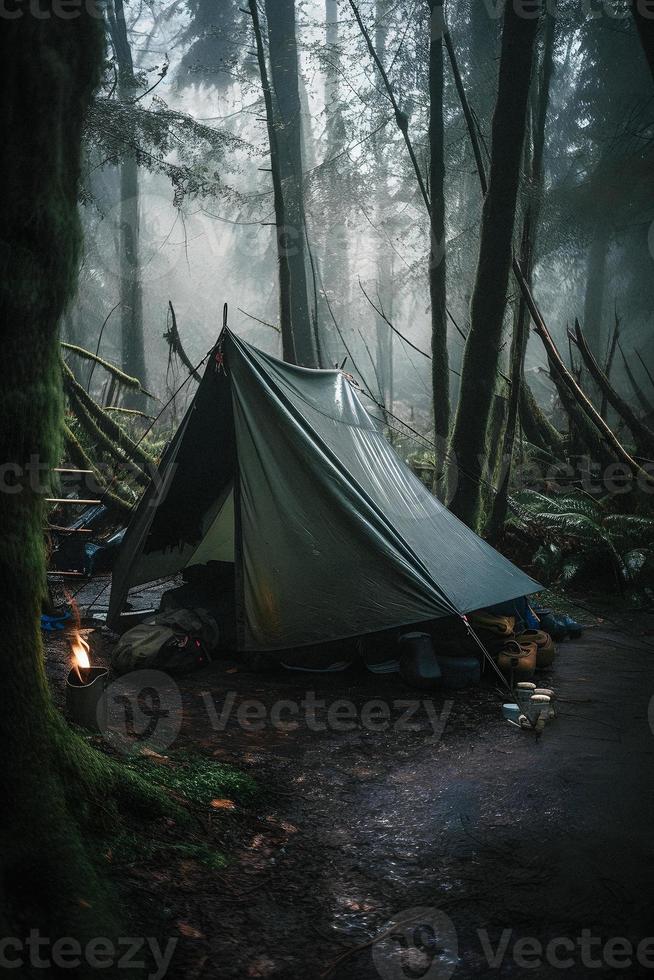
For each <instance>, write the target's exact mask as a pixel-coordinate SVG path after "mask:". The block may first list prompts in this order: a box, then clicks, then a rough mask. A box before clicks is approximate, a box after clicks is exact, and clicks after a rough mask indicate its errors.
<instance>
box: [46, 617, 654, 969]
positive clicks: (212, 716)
mask: <svg viewBox="0 0 654 980" xmlns="http://www.w3.org/2000/svg"><path fill="white" fill-rule="evenodd" d="M627 625H628V629H629V632H628V633H627V632H624V631H622V630H620V631H619V630H617V629H609V628H605V627H601V628H596V629H592V630H589V631H588V632H587V633H586V635H585V636H584V638H583V639H581V640H580V641H576V642H567V643H565V644H563V645H562V646H561V648H560V655H559V658H558V661H557V664H556V668H555V670H554V671H552V673H551V674H548V675H547V680H548V682H549V683H551V684H552V685H554V686H555V687H556V689H557V691H558V692H560V695H561V696H562V697H563V698H565V699H569V700H567V701H566V702H565V703H562V704H561V706H560V716H559V717H558V718H557V719H556V721H555V722H553V723H552V724H551V725H550V726H549V727H548V728H547V729H546V731H545V733H544V735H543V736H542V737H541V738H538V739H537V738H535V737H533V736H532V735H531V734H527V733H523V732H519V731H517V730H516V729H513V728H511V727H509V725H508V724H507V723H506V722H505V721H503V719H502V717H501V714H500V710H499V706H498V705H499V702H498V699H497V696H496V694H495V692H494V691H493V690H492V689H491V687H488V688H487V689H484V688H482V689H478V690H475V691H467V692H455V693H454V694H452V695H451V697H449V698H448V697H447V696H438V697H437V698H434V699H433V701H432V699H431V698H428V705H427V707H425V704H424V696H423V695H421V693H420V692H413V691H408V690H407V689H405V688H403V687H402V686H401V685H400V683H399V681H398V680H397V679H395V678H392V677H378V676H374V675H369V674H366V673H356V672H348V673H346V674H337V675H315V674H302V673H287V672H274V673H266V674H253V673H250V672H246V671H242V670H239V671H237V672H234V669H233V667H230V666H229V665H224V664H216V665H214V666H212V667H211V668H209V669H208V670H205V671H203V672H201V673H198V674H195V675H193V676H191V677H187V678H185V679H184V680H183V681H182V682H181V684H180V688H181V691H182V697H183V704H184V721H183V727H182V731H181V734H180V736H179V739H178V741H177V743H176V746H177V747H182V748H191V749H193V750H194V751H199V752H201V753H204V754H206V755H207V756H211V757H213V758H215V759H217V760H220V761H227V762H231V763H233V764H235V765H237V766H239V767H241V768H244V769H245V770H246V771H249V772H250V773H251V774H252V775H253V776H254V777H255V778H256V779H257V781H258V782H259V783H260V785H262V786H263V787H264V789H265V790H266V793H265V795H264V799H263V800H262V802H261V803H260V804H259V805H258V806H257V808H256V810H255V811H247V812H243V813H240V814H239V813H238V811H235V812H234V813H232V814H230V815H226V816H225V817H223V818H221V819H223V820H224V821H226V823H224V825H223V827H224V828H225V829H224V834H225V837H226V842H227V847H228V850H229V851H230V853H231V862H230V864H229V866H228V868H227V869H226V870H225V871H223V872H220V873H217V872H216V873H213V872H211V871H207V870H205V869H202V870H199V869H198V868H194V867H193V866H192V863H191V866H190V867H187V868H186V874H185V876H182V877H181V878H180V879H179V880H177V881H176V882H175V884H174V886H171V882H170V880H169V878H166V876H163V877H164V881H163V883H162V884H161V889H160V891H161V894H159V891H158V884H157V876H156V870H155V871H153V872H152V873H150V874H148V871H147V869H145V871H144V870H143V869H141V872H140V874H139V875H137V876H136V877H135V880H134V885H135V887H136V888H137V889H138V887H141V889H142V890H143V892H144V894H145V893H147V895H148V896H149V899H150V900H151V901H153V902H155V903H156V902H158V901H159V899H160V900H161V901H165V903H166V904H167V905H170V906H171V908H172V911H171V913H170V914H171V916H172V917H173V918H174V920H175V921H179V920H180V919H182V920H183V921H186V922H190V923H193V925H194V927H195V928H196V929H197V932H198V934H200V936H201V938H192V937H191V938H189V937H186V938H184V939H183V940H182V941H181V943H180V946H179V949H178V954H177V956H176V959H175V961H174V963H173V969H172V975H173V976H175V977H179V978H183V980H187V978H188V980H192V978H213V977H221V978H222V977H225V978H229V977H234V978H236V977H238V978H244V977H264V976H273V977H283V978H289V980H294V978H297V980H317V978H319V977H321V976H323V975H325V976H327V975H329V976H331V977H333V978H336V980H355V978H356V980H368V978H370V980H373V978H375V980H376V978H379V977H381V978H382V980H403V978H420V980H434V978H437V980H445V978H447V977H449V976H454V977H455V978H464V977H473V976H474V977H478V976H488V977H496V976H502V977H513V976H528V975H531V974H532V973H533V972H534V970H533V967H534V965H535V964H536V963H537V962H538V961H539V960H541V961H542V965H541V967H540V969H539V970H538V972H539V975H540V976H557V977H558V976H560V975H561V972H562V970H563V972H564V973H565V975H566V976H568V977H583V976H588V975H594V976H610V977H613V976H617V975H620V976H641V975H642V976H649V975H653V971H654V942H652V944H651V945H650V946H649V947H647V948H646V947H644V946H643V947H641V952H640V956H638V955H637V954H636V947H637V946H638V943H639V942H640V941H641V940H643V939H644V938H645V937H648V936H652V935H654V917H653V916H652V915H651V911H650V906H651V898H652V896H653V895H654V860H653V858H654V831H653V830H652V815H653V814H654V735H653V734H652V730H651V729H650V726H649V723H648V706H649V701H650V697H651V695H652V693H654V657H653V656H652V653H653V651H652V647H651V643H652V641H651V638H650V637H648V636H647V635H646V634H647V633H648V632H650V631H651V628H652V620H651V617H644V616H643V617H640V618H638V619H635V620H633V621H632V622H630V623H629V624H627ZM51 647H52V645H51ZM54 648H56V643H55V644H54ZM51 661H52V664H51V673H52V675H53V677H54V678H55V680H57V679H58V678H60V676H61V673H62V669H59V668H58V667H57V657H56V656H53V657H51ZM57 686H58V685H57ZM312 692H313V693H312ZM312 698H313V699H314V700H315V702H317V703H316V704H315V705H314V706H313V707H312V703H313V702H312ZM398 701H410V702H415V703H418V708H417V710H415V713H414V715H413V716H412V718H411V719H410V723H411V724H413V725H417V726H419V730H403V727H404V725H403V723H402V717H403V716H405V715H406V713H407V710H409V708H411V709H415V704H413V705H410V706H407V705H405V704H398V703H397V702H398ZM232 702H233V703H232ZM247 702H251V703H250V705H249V709H248V712H249V713H248V716H247V718H248V720H249V723H250V724H252V723H254V724H255V726H257V727H258V728H259V729H260V730H256V731H249V730H247V729H246V727H244V724H243V717H244V716H243V714H242V713H243V711H244V710H245V708H244V707H243V705H244V704H246V703H247ZM252 702H254V703H252ZM282 702H284V703H282ZM321 702H323V703H321ZM337 702H343V703H341V705H340V707H339V706H338V705H336V703H337ZM420 702H422V703H420ZM226 704H227V705H228V706H229V705H230V704H232V706H231V710H230V711H229V712H225V718H224V719H223V720H224V721H225V724H224V728H223V730H217V729H216V725H217V724H218V728H220V726H221V724H222V722H221V721H220V718H219V717H217V716H219V715H220V712H221V711H222V710H223V709H224V707H225V705H226ZM207 705H210V706H211V707H212V709H213V710H208V708H207ZM335 705H336V706H335ZM275 706H277V708H276V710H277V711H278V712H279V715H275V713H274V710H275ZM239 708H240V711H241V717H240V718H239V715H238V712H239ZM227 715H228V717H227ZM225 719H226V720H225ZM288 722H290V728H289V729H288V730H282V728H283V726H284V723H288ZM139 882H140V885H139ZM164 885H165V896H164V894H163V890H164ZM421 910H422V911H421ZM443 913H444V914H443ZM396 919H397V920H398V923H396V925H395V927H394V928H391V929H390V934H388V935H386V938H381V939H379V938H378V940H377V942H375V943H373V944H372V945H371V940H372V939H374V938H375V937H379V936H380V935H381V936H383V935H384V934H385V933H389V928H388V927H389V923H391V922H392V920H396ZM521 937H522V938H525V937H528V938H531V939H532V940H534V941H535V942H532V943H531V944H530V945H524V944H523V946H522V947H521V946H520V945H519V944H518V946H517V947H516V946H515V943H516V942H517V941H518V940H519V939H520V938H521ZM584 937H586V938H584ZM596 937H597V938H596ZM618 937H624V938H625V940H627V941H629V942H630V943H632V944H633V952H632V953H631V954H630V953H629V950H628V947H626V946H620V944H619V943H617V942H616V943H614V944H613V946H608V947H607V946H606V941H607V940H613V939H616V940H617V938H618ZM600 938H601V940H602V941H601V942H600ZM553 939H561V940H562V942H559V943H557V944H556V945H555V946H553V947H551V948H550V949H549V951H547V950H546V949H544V950H541V952H539V949H538V943H540V944H542V945H543V947H545V946H546V945H547V943H548V942H550V940H553ZM500 943H503V946H501V951H502V950H503V953H504V955H502V952H500V958H499V960H498V962H497V963H496V964H495V965H493V963H492V962H489V957H492V951H493V950H495V949H496V948H497V947H498V944H500ZM627 960H631V966H626V962H627ZM639 961H640V962H639ZM330 968H331V972H329V973H328V972H327V971H328V970H329V969H330Z"/></svg>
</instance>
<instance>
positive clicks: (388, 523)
mask: <svg viewBox="0 0 654 980" xmlns="http://www.w3.org/2000/svg"><path fill="white" fill-rule="evenodd" d="M212 559H216V560H219V561H223V562H225V561H226V562H234V563H235V572H236V606H237V609H236V620H237V626H238V644H239V648H240V649H243V650H275V649H278V650H279V649H288V648H290V647H300V646H307V645H313V644H317V643H321V642H324V641H328V640H336V639H340V638H345V637H352V636H360V635H363V634H367V633H374V632H378V631H381V630H385V629H388V628H391V627H396V626H402V625H408V624H412V623H419V622H423V621H425V620H429V619H435V618H438V617H441V616H448V615H453V614H455V613H459V614H461V613H466V612H470V611H471V610H473V609H478V608H480V607H483V606H487V605H491V604H494V603H498V602H503V601H505V600H508V599H512V598H515V597H517V596H522V595H527V594H529V593H531V592H534V591H536V590H537V589H538V588H539V586H538V584H537V583H536V582H534V580H533V579H531V578H530V577H529V576H527V575H525V574H524V573H523V572H521V571H520V570H519V569H518V568H516V567H515V565H513V564H511V562H509V561H507V559H506V558H504V557H503V556H502V555H500V554H499V553H498V552H497V551H495V550H494V549H493V548H491V547H490V545H488V544H486V543H485V542H484V541H482V540H481V538H479V537H477V535H476V534H474V533H473V532H472V531H471V530H470V529H469V528H467V527H466V526H465V525H464V524H462V523H461V522H460V521H459V520H458V519H457V518H456V517H454V516H453V515H452V514H451V513H450V512H449V511H448V510H447V509H446V508H445V507H444V506H443V505H442V504H441V503H440V502H439V501H438V500H437V499H436V498H435V497H433V496H432V494H430V493H429V491H428V490H427V489H426V488H425V486H424V485H423V484H422V483H421V481H420V480H419V479H418V478H417V477H416V476H415V475H414V474H413V473H412V471H411V470H410V469H409V467H408V466H406V465H405V463H403V462H402V460H401V459H399V457H398V456H397V455H396V454H395V452H394V451H393V449H392V448H391V446H390V445H389V444H388V442H387V441H386V439H385V438H384V436H383V434H382V433H381V432H380V431H379V430H378V427H377V424H376V422H375V421H374V420H373V419H372V418H371V416H370V415H369V414H368V413H367V411H366V410H365V408H364V406H363V405H362V403H361V401H360V399H359V396H358V394H357V391H356V389H355V388H354V387H353V386H352V384H351V383H350V381H348V379H347V377H346V376H345V375H344V374H343V373H341V372H340V371H314V370H308V369H306V368H299V367H295V366H293V365H290V364H286V363H284V362H282V361H280V360H278V359H277V358H275V357H272V356H270V355H269V354H264V353H262V352H261V351H259V350H257V349H255V348H254V347H251V346H250V345H249V344H247V343H245V342H244V341H243V340H240V339H239V338H238V337H236V336H235V335H234V334H233V333H231V332H230V331H228V330H225V331H224V332H223V334H222V336H221V339H220V341H219V345H218V347H217V349H216V352H214V354H213V355H212V356H211V359H210V361H209V365H208V367H207V369H206V371H205V373H204V376H203V378H202V381H201V383H200V385H199V387H198V390H197V393H196V395H195V398H194V399H193V402H192V404H191V406H190V408H189V410H188V412H187V414H186V416H185V418H184V420H183V422H182V424H181V425H180V427H179V430H178V431H177V433H176V435H175V437H174V439H173V440H172V442H171V444H170V446H169V448H168V450H167V452H166V453H165V455H164V458H163V460H162V462H161V466H160V472H159V480H158V481H153V484H152V485H151V487H150V488H149V490H148V491H147V492H146V493H145V495H144V497H143V499H142V500H141V502H140V504H139V506H138V508H137V509H136V511H135V513H134V516H133V519H132V521H131V523H130V526H129V528H128V531H127V534H126V535H125V540H124V543H123V547H122V550H121V554H120V556H119V559H118V561H117V563H116V567H115V569H114V575H113V582H112V594H111V602H110V609H109V617H108V622H109V625H111V626H116V625H117V623H118V622H119V616H120V612H121V609H122V608H123V605H124V602H125V599H126V597H127V593H128V590H129V589H130V588H131V587H132V586H136V585H139V584H143V583H145V582H151V581H154V580H155V579H158V578H163V577H165V576H169V575H173V574H174V573H176V572H179V571H181V570H182V569H184V568H185V567H187V566H189V565H196V564H201V563H204V562H207V561H210V560H212Z"/></svg>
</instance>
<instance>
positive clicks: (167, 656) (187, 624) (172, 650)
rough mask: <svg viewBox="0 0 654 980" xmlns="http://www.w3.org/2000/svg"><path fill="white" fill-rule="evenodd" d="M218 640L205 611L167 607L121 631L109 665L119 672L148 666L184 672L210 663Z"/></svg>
mask: <svg viewBox="0 0 654 980" xmlns="http://www.w3.org/2000/svg"><path fill="white" fill-rule="evenodd" d="M219 639H220V631H219V629H218V626H217V624H216V622H215V620H214V619H212V618H211V616H210V615H209V614H208V613H207V612H206V610H204V609H192V610H191V609H174V610H169V611H167V612H163V613H157V615H156V616H153V617H151V618H150V619H148V620H145V621H144V622H143V623H141V624H140V625H139V626H133V627H132V629H130V630H128V631H127V632H126V633H124V634H123V636H122V637H121V638H120V641H119V643H118V646H117V647H116V649H115V650H114V653H113V656H112V658H111V666H112V667H113V668H114V670H115V671H116V672H117V673H118V674H126V673H128V671H131V670H147V669H151V670H165V671H167V672H168V673H170V674H186V673H188V672H189V671H192V670H196V669H197V668H198V667H204V666H205V665H206V664H208V663H210V662H211V659H212V656H211V655H212V653H213V652H214V651H215V649H216V648H217V646H218V641H219Z"/></svg>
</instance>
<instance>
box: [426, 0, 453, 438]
mask: <svg viewBox="0 0 654 980" xmlns="http://www.w3.org/2000/svg"><path fill="white" fill-rule="evenodd" d="M429 6H430V14H431V38H430V44H429V199H430V201H431V214H430V232H431V247H430V251H429V298H430V301H431V355H432V356H431V372H432V397H433V405H434V430H435V434H436V444H437V446H438V445H442V446H443V449H444V448H445V445H446V443H447V438H448V436H449V428H450V371H449V358H448V350H447V312H446V264H445V133H444V124H443V88H444V73H443V33H444V30H445V15H444V12H443V0H430V4H429Z"/></svg>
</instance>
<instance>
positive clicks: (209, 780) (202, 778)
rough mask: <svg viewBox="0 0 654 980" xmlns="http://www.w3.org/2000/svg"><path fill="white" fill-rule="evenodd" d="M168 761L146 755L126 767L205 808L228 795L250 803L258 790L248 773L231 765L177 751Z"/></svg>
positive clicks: (235, 799)
mask: <svg viewBox="0 0 654 980" xmlns="http://www.w3.org/2000/svg"><path fill="white" fill-rule="evenodd" d="M171 762H172V765H171V764H164V765H162V764H161V763H159V762H152V761H151V760H149V759H148V758H147V757H146V758H143V759H138V760H131V761H130V762H129V763H128V766H129V767H130V768H131V769H133V770H134V771H135V772H136V773H138V775H140V776H141V777H143V778H145V779H147V780H148V781H150V782H152V783H155V784H157V785H158V786H163V787H164V788H165V789H168V790H172V791H173V792H174V793H178V794H179V795H180V796H182V797H183V798H184V799H185V800H187V801H188V802H189V803H191V804H194V805H195V806H202V807H208V806H210V804H211V801H212V800H215V799H222V798H225V797H227V798H228V799H230V800H234V801H235V802H237V803H251V802H253V801H254V799H255V798H256V797H257V795H258V793H259V789H258V786H257V784H256V782H255V781H254V779H252V777H251V776H248V775H246V774H245V773H243V772H241V771H240V770H239V769H236V768H235V767H233V766H229V765H225V764H224V763H222V762H221V763H219V762H215V761H214V760H213V759H208V758H206V757H205V756H201V755H193V754H186V753H176V754H175V755H174V756H171Z"/></svg>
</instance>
